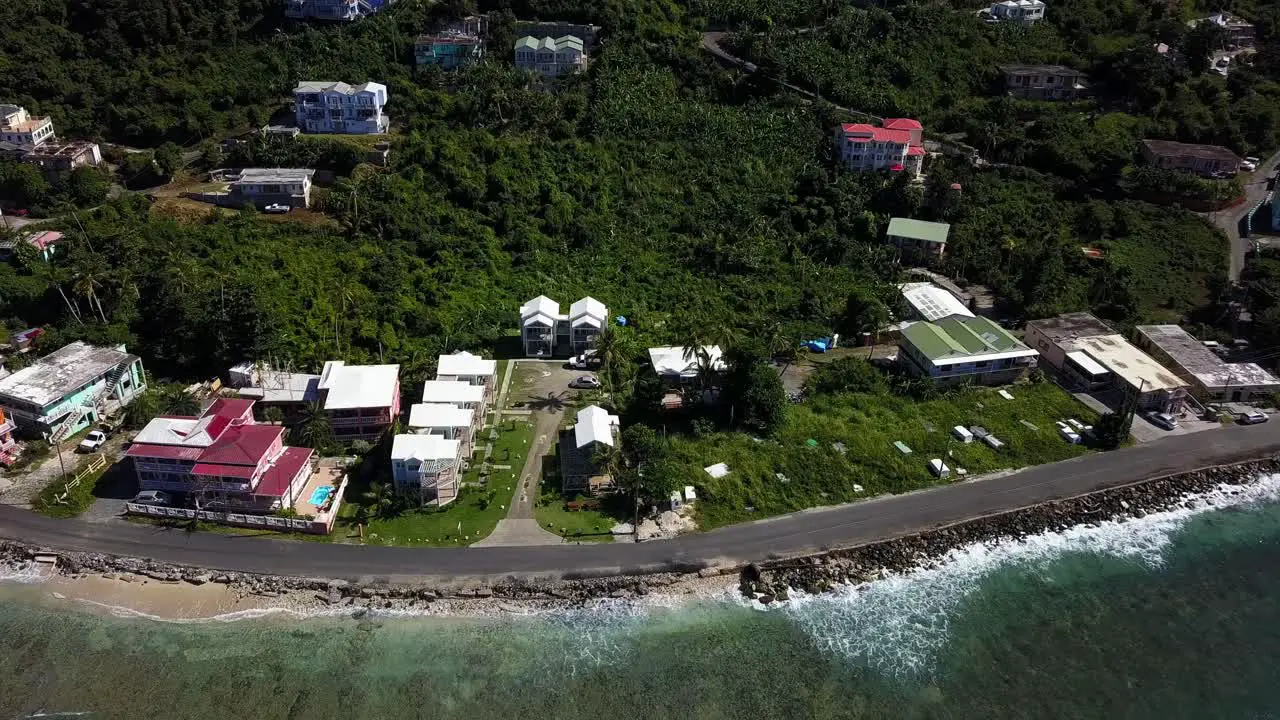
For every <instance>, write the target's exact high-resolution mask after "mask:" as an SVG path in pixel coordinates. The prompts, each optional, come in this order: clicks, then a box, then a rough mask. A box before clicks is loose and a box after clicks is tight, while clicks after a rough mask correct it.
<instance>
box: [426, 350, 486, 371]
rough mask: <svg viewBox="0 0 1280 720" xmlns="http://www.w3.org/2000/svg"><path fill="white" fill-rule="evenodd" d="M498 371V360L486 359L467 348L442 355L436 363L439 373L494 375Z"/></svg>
mask: <svg viewBox="0 0 1280 720" xmlns="http://www.w3.org/2000/svg"><path fill="white" fill-rule="evenodd" d="M496 372H498V361H497V360H486V359H484V358H482V357H480V356H479V355H472V354H471V353H469V352H467V351H465V350H463V351H462V352H459V353H454V354H453V355H441V356H440V360H439V362H437V363H436V374H437V375H493V374H494V373H496Z"/></svg>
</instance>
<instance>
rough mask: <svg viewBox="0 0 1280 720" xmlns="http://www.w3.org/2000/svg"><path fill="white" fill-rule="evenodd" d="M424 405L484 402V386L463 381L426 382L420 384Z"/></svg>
mask: <svg viewBox="0 0 1280 720" xmlns="http://www.w3.org/2000/svg"><path fill="white" fill-rule="evenodd" d="M422 402H424V403H449V404H452V403H478V402H484V386H483V385H472V384H471V383H469V382H466V381H464V380H428V381H426V382H425V383H423V384H422Z"/></svg>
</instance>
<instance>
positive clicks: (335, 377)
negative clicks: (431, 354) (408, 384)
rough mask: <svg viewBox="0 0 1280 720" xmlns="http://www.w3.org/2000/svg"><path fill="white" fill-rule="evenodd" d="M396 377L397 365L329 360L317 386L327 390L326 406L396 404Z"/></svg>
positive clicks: (333, 407) (326, 407) (366, 406)
mask: <svg viewBox="0 0 1280 720" xmlns="http://www.w3.org/2000/svg"><path fill="white" fill-rule="evenodd" d="M399 380H400V366H399V365H347V364H346V363H344V362H342V361H341V360H330V361H329V362H327V363H325V364H324V369H323V370H322V371H321V372H320V382H319V383H318V384H317V386H316V387H317V388H318V389H320V390H327V391H328V395H327V396H326V397H325V400H324V409H325V410H350V409H354V408H383V407H391V406H392V405H394V404H395V398H396V394H397V392H398V391H397V388H398V386H399Z"/></svg>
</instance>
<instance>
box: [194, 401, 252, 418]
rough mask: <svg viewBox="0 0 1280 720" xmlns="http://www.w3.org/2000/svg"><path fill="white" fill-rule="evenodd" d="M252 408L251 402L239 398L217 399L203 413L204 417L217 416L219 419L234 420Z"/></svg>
mask: <svg viewBox="0 0 1280 720" xmlns="http://www.w3.org/2000/svg"><path fill="white" fill-rule="evenodd" d="M252 407H253V401H252V400H244V399H241V398H218V399H217V400H214V401H213V404H212V405H210V406H209V407H208V409H206V410H205V411H204V414H205V415H217V416H219V417H225V418H230V419H232V420H234V419H235V418H238V417H243V416H244V414H245V413H246V412H248V411H249V409H250V408H252Z"/></svg>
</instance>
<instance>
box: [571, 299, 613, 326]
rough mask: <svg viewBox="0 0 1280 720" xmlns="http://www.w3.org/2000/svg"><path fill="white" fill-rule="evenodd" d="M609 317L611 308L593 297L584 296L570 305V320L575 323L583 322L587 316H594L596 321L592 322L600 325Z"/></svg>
mask: <svg viewBox="0 0 1280 720" xmlns="http://www.w3.org/2000/svg"><path fill="white" fill-rule="evenodd" d="M607 317H609V308H607V307H605V305H604V303H602V302H600V301H599V300H597V299H595V298H593V297H589V296H588V297H584V298H582V299H581V300H579V301H577V302H575V303H574V304H572V305H570V306H569V322H571V323H572V324H574V325H580V324H582V321H583V320H584V319H586V318H593V319H595V320H596V322H595V323H591V324H593V325H595V326H596V327H600V325H601V324H603V323H604V320H605V318H607Z"/></svg>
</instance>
